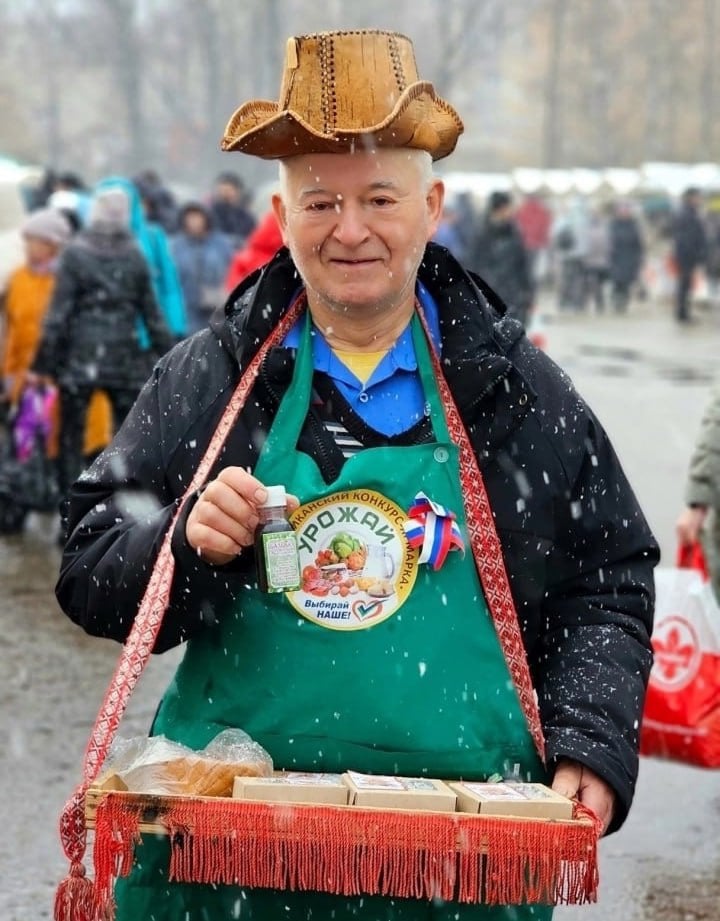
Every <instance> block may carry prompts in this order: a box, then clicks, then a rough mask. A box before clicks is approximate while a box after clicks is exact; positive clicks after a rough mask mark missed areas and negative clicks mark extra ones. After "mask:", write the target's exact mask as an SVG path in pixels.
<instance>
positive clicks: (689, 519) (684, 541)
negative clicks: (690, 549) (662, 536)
mask: <svg viewBox="0 0 720 921" xmlns="http://www.w3.org/2000/svg"><path fill="white" fill-rule="evenodd" d="M707 513H708V510H707V508H706V507H705V506H704V505H698V506H696V507H695V508H690V506H688V507H687V508H686V509H684V510H683V512H682V513H681V514H680V517H679V518H678V520H677V521H676V523H675V533H676V534H677V539H678V543H679V544H680V546H681V547H687V546H688V545H690V544H694V543H695V542H696V541H698V540H699V539H700V532H701V531H702V529H703V525H704V524H705V518H706V517H707Z"/></svg>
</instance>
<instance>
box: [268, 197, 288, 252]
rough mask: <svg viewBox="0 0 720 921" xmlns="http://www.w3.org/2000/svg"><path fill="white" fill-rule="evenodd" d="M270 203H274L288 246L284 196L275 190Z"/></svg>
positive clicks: (284, 240)
mask: <svg viewBox="0 0 720 921" xmlns="http://www.w3.org/2000/svg"><path fill="white" fill-rule="evenodd" d="M270 204H271V205H272V209H273V212H274V214H275V217H276V219H277V222H278V225H279V227H280V232H281V233H282V238H283V243H284V244H285V245H286V246H287V232H286V231H287V208H286V207H285V202H284V201H283V200H282V197H281V196H280V195H278V193H277V192H275V194H274V195H273V196H272V198H271V199H270Z"/></svg>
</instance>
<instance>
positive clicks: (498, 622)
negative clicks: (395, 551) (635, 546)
mask: <svg viewBox="0 0 720 921" xmlns="http://www.w3.org/2000/svg"><path fill="white" fill-rule="evenodd" d="M416 309H417V312H418V314H419V316H420V321H421V322H422V325H423V329H424V330H425V336H426V339H427V342H428V344H429V347H430V361H431V362H432V367H433V371H434V372H435V382H436V386H437V388H438V390H439V391H440V397H441V400H442V404H443V409H444V410H445V418H446V420H447V425H448V430H449V432H450V437H451V439H452V441H454V442H455V444H456V445H457V447H458V450H459V453H460V482H461V486H462V493H463V504H464V506H465V518H466V520H467V527H468V533H469V535H470V545H471V547H472V552H473V557H474V558H475V565H476V567H477V571H478V575H479V576H480V582H481V583H482V587H483V591H484V593H485V600H486V601H487V605H488V608H489V610H490V615H491V617H492V619H493V623H494V624H495V630H496V631H497V635H498V639H499V641H500V646H501V648H502V651H503V655H504V656H505V661H506V662H507V666H508V670H509V672H510V676H511V677H512V680H513V684H514V685H515V689H516V691H517V694H518V698H519V700H520V707H521V708H522V711H523V713H524V715H525V719H526V720H527V724H528V728H529V731H530V734H531V736H532V739H533V741H534V743H535V748H536V749H537V752H538V755H539V756H540V759H541V760H542V762H543V763H545V737H544V734H543V730H542V723H541V721H540V710H539V708H538V702H537V695H536V694H535V689H534V688H533V683H532V677H531V675H530V666H529V664H528V660H527V653H526V651H525V645H524V643H523V640H522V632H521V630H520V622H519V620H518V616H517V611H516V610H515V603H514V601H513V597H512V593H511V591H510V582H509V580H508V575H507V570H506V569H505V561H504V558H503V554H502V546H501V544H500V538H499V537H498V534H497V530H496V528H495V520H494V518H493V514H492V509H491V508H490V500H489V498H488V494H487V490H486V489H485V483H484V481H483V478H482V474H481V473H480V468H479V467H478V463H477V459H476V458H475V452H474V451H473V449H472V446H471V444H470V439H469V437H468V434H467V431H466V429H465V425H464V424H463V421H462V418H461V416H460V413H459V411H458V408H457V406H456V405H455V400H454V399H453V396H452V393H451V391H450V387H449V386H448V383H447V381H446V380H445V375H444V374H443V371H442V366H441V364H440V359H439V358H438V355H437V353H436V351H435V349H434V348H433V345H432V337H431V336H430V330H429V328H428V324H427V319H426V317H425V314H424V313H423V310H422V307H421V306H420V303H419V302H416Z"/></svg>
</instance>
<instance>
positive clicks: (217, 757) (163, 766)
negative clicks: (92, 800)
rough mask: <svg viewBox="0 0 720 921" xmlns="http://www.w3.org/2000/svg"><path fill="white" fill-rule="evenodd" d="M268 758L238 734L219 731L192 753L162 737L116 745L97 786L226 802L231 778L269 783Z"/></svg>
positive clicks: (261, 749) (121, 741)
mask: <svg viewBox="0 0 720 921" xmlns="http://www.w3.org/2000/svg"><path fill="white" fill-rule="evenodd" d="M272 772H273V762H272V758H271V757H270V755H269V754H268V753H267V752H266V751H265V749H264V748H263V747H262V746H261V745H259V744H258V743H257V742H255V741H253V739H251V738H250V736H249V735H248V734H247V733H246V732H243V731H242V730H241V729H225V730H224V731H223V732H221V733H219V735H217V736H216V737H215V738H214V739H213V740H212V741H211V742H210V743H209V744H208V745H207V746H206V747H205V748H204V749H202V750H201V751H195V750H194V749H192V748H188V747H187V746H186V745H181V744H180V743H178V742H173V741H172V740H171V739H168V738H166V737H165V736H152V737H150V738H147V737H144V736H143V737H140V738H134V739H122V740H116V742H115V743H114V744H113V746H112V748H111V750H110V754H109V755H108V758H107V760H106V761H105V764H104V765H103V770H102V773H101V775H100V778H99V780H98V783H99V785H100V786H106V785H109V784H110V782H112V783H111V785H112V786H113V788H114V789H125V790H129V791H132V792H134V793H154V794H157V795H181V796H231V795H232V790H233V783H234V781H235V778H236V777H269V776H271V774H272Z"/></svg>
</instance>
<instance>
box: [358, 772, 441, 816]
mask: <svg viewBox="0 0 720 921" xmlns="http://www.w3.org/2000/svg"><path fill="white" fill-rule="evenodd" d="M343 778H344V780H345V783H346V784H347V785H348V788H349V790H350V799H349V802H350V804H351V805H353V806H374V807H377V808H380V809H412V810H416V811H422V812H455V806H456V804H457V796H456V795H455V793H454V792H453V791H452V790H451V789H450V787H449V786H448V785H447V784H445V783H443V782H442V780H431V779H430V778H426V777H389V776H385V775H382V774H358V773H356V772H355V771H348V772H347V773H345V774H343Z"/></svg>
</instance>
